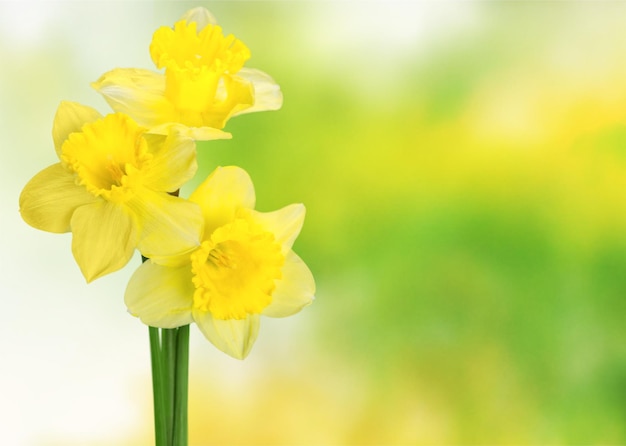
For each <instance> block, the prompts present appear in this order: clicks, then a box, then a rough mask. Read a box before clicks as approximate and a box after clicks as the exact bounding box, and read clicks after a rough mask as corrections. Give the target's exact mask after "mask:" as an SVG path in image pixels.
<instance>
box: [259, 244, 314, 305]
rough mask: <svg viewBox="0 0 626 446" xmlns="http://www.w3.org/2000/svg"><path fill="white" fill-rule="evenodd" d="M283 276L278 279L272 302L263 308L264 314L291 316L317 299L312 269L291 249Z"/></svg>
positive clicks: (283, 269) (286, 259)
mask: <svg viewBox="0 0 626 446" xmlns="http://www.w3.org/2000/svg"><path fill="white" fill-rule="evenodd" d="M282 273H283V277H282V278H281V279H280V280H277V281H276V288H275V289H274V292H273V293H272V303H271V304H269V305H268V306H267V307H265V309H264V310H263V313H262V314H263V316H269V317H286V316H291V315H293V314H295V313H297V312H299V311H300V310H302V309H303V308H304V307H306V306H307V305H309V304H311V303H312V302H313V299H315V280H314V279H313V274H311V270H309V268H308V267H307V266H306V264H305V263H304V262H303V261H302V259H301V258H300V257H298V255H296V254H295V253H294V252H293V251H290V252H289V253H288V254H287V256H286V258H285V264H284V266H283V268H282Z"/></svg>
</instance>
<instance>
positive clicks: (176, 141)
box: [144, 131, 198, 192]
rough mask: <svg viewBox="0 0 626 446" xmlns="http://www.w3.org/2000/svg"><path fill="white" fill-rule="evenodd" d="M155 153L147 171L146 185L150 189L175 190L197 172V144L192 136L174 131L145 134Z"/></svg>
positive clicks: (151, 150)
mask: <svg viewBox="0 0 626 446" xmlns="http://www.w3.org/2000/svg"><path fill="white" fill-rule="evenodd" d="M144 138H145V139H146V141H148V147H149V149H148V150H149V151H150V152H151V153H152V154H153V155H154V157H153V158H152V160H151V163H150V169H149V170H148V171H146V176H145V179H144V181H145V183H144V184H145V185H146V186H148V187H149V188H150V189H153V190H159V191H166V192H174V191H176V190H178V189H180V187H181V186H182V185H183V184H185V183H186V182H187V181H189V180H190V179H191V178H193V176H194V175H195V173H196V170H197V169H198V164H197V162H196V144H195V142H194V141H193V140H192V139H191V138H187V137H184V136H181V135H180V133H178V132H175V131H172V132H170V134H169V135H167V136H162V135H148V134H146V135H144Z"/></svg>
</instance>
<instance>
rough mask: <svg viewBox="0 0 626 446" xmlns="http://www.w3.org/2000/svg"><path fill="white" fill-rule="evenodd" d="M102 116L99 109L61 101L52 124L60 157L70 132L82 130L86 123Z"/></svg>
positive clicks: (53, 135) (53, 137)
mask: <svg viewBox="0 0 626 446" xmlns="http://www.w3.org/2000/svg"><path fill="white" fill-rule="evenodd" d="M101 117H102V115H101V114H100V113H98V111H97V110H95V109H93V108H91V107H87V106H86V105H81V104H79V103H77V102H69V101H63V102H61V104H60V105H59V108H58V109H57V112H56V115H55V116H54V124H53V125H52V139H53V140H54V148H55V150H56V152H57V156H58V157H59V159H61V147H62V146H63V143H64V142H65V140H66V139H67V137H68V136H69V135H70V133H73V132H78V131H80V129H81V128H82V126H83V125H84V124H86V123H88V122H93V121H95V120H97V119H100V118H101Z"/></svg>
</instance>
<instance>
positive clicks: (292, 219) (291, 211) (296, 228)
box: [245, 203, 306, 255]
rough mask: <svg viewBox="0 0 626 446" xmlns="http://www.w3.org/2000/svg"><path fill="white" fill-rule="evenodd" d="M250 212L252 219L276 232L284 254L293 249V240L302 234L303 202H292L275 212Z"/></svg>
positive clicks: (304, 211) (269, 230)
mask: <svg viewBox="0 0 626 446" xmlns="http://www.w3.org/2000/svg"><path fill="white" fill-rule="evenodd" d="M245 212H249V213H250V215H251V216H252V219H253V220H254V221H255V222H257V223H259V224H260V225H261V226H262V227H263V228H264V229H265V230H266V231H268V232H271V233H272V234H274V237H275V238H276V241H277V242H278V243H279V244H280V245H281V246H282V252H283V255H284V254H287V252H288V251H289V250H290V249H291V246H292V245H293V242H294V241H295V240H296V238H297V237H298V234H300V230H301V229H302V225H303V224H304V216H305V214H306V210H305V208H304V205H303V204H300V203H298V204H290V205H289V206H285V207H284V208H282V209H279V210H277V211H273V212H258V211H254V210H250V211H245Z"/></svg>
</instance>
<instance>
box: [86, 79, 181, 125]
mask: <svg viewBox="0 0 626 446" xmlns="http://www.w3.org/2000/svg"><path fill="white" fill-rule="evenodd" d="M91 86H92V87H93V88H94V89H96V91H98V92H99V93H100V94H102V96H104V99H106V101H107V102H108V103H109V105H110V106H111V108H113V110H115V111H116V112H121V113H125V114H127V115H129V116H130V117H131V118H133V119H134V120H135V121H137V123H138V124H139V125H140V126H142V127H146V128H148V129H150V128H152V127H156V126H158V125H161V124H163V123H167V122H174V121H177V113H176V110H174V106H173V105H172V104H171V103H170V102H169V101H168V100H167V99H166V98H165V76H163V75H162V74H158V73H154V72H152V71H149V70H142V69H134V68H116V69H115V70H111V71H109V72H108V73H105V74H103V75H102V76H101V77H100V79H98V80H97V81H96V82H94V83H92V84H91Z"/></svg>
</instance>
